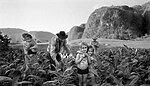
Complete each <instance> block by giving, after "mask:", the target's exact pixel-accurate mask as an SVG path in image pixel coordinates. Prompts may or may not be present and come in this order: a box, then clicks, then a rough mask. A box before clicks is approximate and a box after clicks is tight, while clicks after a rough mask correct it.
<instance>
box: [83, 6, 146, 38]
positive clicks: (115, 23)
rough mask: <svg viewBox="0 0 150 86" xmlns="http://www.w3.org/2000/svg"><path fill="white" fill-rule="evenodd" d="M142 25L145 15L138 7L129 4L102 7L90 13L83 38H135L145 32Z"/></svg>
mask: <svg viewBox="0 0 150 86" xmlns="http://www.w3.org/2000/svg"><path fill="white" fill-rule="evenodd" d="M142 27H143V17H142V15H141V13H140V12H139V11H137V10H136V9H134V8H132V7H128V6H111V7H102V8H99V9H96V10H95V11H94V12H93V13H92V14H91V15H90V17H89V19H88V21H87V23H86V28H85V30H84V33H83V35H82V38H91V37H93V36H97V37H102V38H112V39H123V40H128V39H134V38H136V37H140V36H142V35H143V34H144V33H145V30H144V29H143V28H142Z"/></svg>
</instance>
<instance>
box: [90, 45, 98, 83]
mask: <svg viewBox="0 0 150 86" xmlns="http://www.w3.org/2000/svg"><path fill="white" fill-rule="evenodd" d="M88 55H89V57H90V59H91V63H90V65H89V76H90V77H91V80H92V82H91V84H92V85H94V84H95V74H94V73H93V72H95V71H96V70H95V66H97V58H96V55H95V54H94V48H93V46H91V45H90V46H89V49H88ZM96 73H97V71H96Z"/></svg>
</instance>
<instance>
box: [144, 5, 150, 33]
mask: <svg viewBox="0 0 150 86" xmlns="http://www.w3.org/2000/svg"><path fill="white" fill-rule="evenodd" d="M142 10H143V12H142V15H143V17H144V21H145V23H144V28H145V29H146V31H147V34H150V2H148V3H145V4H144V5H142Z"/></svg>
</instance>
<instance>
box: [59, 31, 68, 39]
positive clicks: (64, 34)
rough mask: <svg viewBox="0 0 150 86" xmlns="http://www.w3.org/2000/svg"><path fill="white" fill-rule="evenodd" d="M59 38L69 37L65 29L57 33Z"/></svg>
mask: <svg viewBox="0 0 150 86" xmlns="http://www.w3.org/2000/svg"><path fill="white" fill-rule="evenodd" d="M56 35H57V36H58V37H59V38H61V39H66V38H68V35H67V34H66V33H65V31H60V32H59V33H57V34H56Z"/></svg>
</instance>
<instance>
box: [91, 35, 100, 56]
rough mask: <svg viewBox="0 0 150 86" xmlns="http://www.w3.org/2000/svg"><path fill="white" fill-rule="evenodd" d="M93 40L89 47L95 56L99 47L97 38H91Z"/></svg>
mask: <svg viewBox="0 0 150 86" xmlns="http://www.w3.org/2000/svg"><path fill="white" fill-rule="evenodd" d="M92 39H93V40H92V41H91V43H90V45H91V46H93V48H94V54H97V50H98V48H99V46H100V44H99V42H98V41H97V37H93V38H92Z"/></svg>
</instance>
